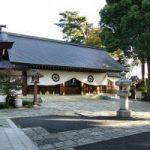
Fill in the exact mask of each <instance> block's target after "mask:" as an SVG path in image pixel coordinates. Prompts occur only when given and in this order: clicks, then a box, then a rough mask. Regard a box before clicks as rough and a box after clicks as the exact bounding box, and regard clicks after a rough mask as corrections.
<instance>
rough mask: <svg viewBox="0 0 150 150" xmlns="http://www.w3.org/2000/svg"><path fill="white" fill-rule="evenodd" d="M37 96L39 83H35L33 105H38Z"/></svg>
mask: <svg viewBox="0 0 150 150" xmlns="http://www.w3.org/2000/svg"><path fill="white" fill-rule="evenodd" d="M37 94H38V86H37V82H35V83H34V93H33V105H37V103H38V102H37Z"/></svg>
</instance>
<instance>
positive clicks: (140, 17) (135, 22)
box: [100, 0, 150, 96]
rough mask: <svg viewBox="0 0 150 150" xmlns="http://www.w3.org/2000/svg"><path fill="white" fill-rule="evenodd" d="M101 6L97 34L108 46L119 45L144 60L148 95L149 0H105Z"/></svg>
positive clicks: (113, 47)
mask: <svg viewBox="0 0 150 150" xmlns="http://www.w3.org/2000/svg"><path fill="white" fill-rule="evenodd" d="M106 1H107V4H106V5H105V7H104V8H103V9H102V10H101V12H100V15H101V22H100V25H101V27H102V28H103V31H102V33H101V38H102V41H103V44H104V45H105V46H106V48H107V49H108V50H115V49H122V50H123V51H124V53H125V54H126V55H127V56H130V57H133V55H134V54H136V55H137V56H138V58H140V59H141V60H146V61H147V68H148V93H147V94H148V96H150V53H149V51H150V50H149V47H150V0H106Z"/></svg>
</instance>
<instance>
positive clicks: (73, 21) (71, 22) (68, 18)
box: [56, 11, 92, 43]
mask: <svg viewBox="0 0 150 150" xmlns="http://www.w3.org/2000/svg"><path fill="white" fill-rule="evenodd" d="M59 15H60V16H61V19H60V20H59V23H56V25H57V26H59V27H61V28H62V32H63V34H64V35H63V38H64V39H65V40H66V41H68V42H72V43H83V41H84V39H85V38H86V36H87V34H88V31H89V29H90V28H91V27H92V24H89V23H88V21H87V18H86V17H85V16H79V14H78V12H76V11H65V12H63V13H60V14H59Z"/></svg>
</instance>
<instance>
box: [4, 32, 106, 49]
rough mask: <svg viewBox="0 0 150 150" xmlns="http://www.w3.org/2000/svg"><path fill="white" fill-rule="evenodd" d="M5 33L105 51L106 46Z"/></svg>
mask: <svg viewBox="0 0 150 150" xmlns="http://www.w3.org/2000/svg"><path fill="white" fill-rule="evenodd" d="M3 33H6V34H8V35H13V36H19V37H23V38H31V39H36V40H43V41H49V42H55V43H61V44H65V45H72V46H78V47H85V48H90V49H93V50H101V51H105V48H96V47H92V46H88V45H84V44H76V43H71V42H66V41H62V40H56V39H50V38H45V37H37V36H32V35H25V34H20V33H12V32H4V31H3Z"/></svg>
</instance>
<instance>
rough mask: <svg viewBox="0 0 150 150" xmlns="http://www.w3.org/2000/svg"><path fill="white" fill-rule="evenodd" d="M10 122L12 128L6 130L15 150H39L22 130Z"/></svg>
mask: <svg viewBox="0 0 150 150" xmlns="http://www.w3.org/2000/svg"><path fill="white" fill-rule="evenodd" d="M8 122H9V124H10V126H11V127H12V128H5V129H4V130H5V132H6V134H7V136H8V138H9V141H10V143H11V144H12V147H13V148H14V150H39V148H38V147H37V146H36V145H35V144H34V143H33V142H32V141H31V140H30V139H29V137H27V136H26V135H25V134H24V132H23V131H22V130H21V129H19V128H17V127H16V125H15V124H14V123H13V122H12V121H11V120H8Z"/></svg>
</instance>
